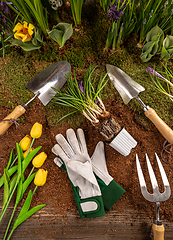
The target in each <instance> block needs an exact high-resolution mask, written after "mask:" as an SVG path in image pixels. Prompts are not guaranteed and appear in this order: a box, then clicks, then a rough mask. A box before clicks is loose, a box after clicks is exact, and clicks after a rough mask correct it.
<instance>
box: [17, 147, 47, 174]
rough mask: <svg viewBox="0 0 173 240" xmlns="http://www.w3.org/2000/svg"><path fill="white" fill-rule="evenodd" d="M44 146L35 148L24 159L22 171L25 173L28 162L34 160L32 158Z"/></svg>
mask: <svg viewBox="0 0 173 240" xmlns="http://www.w3.org/2000/svg"><path fill="white" fill-rule="evenodd" d="M41 148H42V146H39V147H37V148H35V149H34V150H33V151H32V152H30V153H29V154H28V156H27V157H26V158H25V159H24V160H23V162H22V171H23V173H24V171H25V169H26V168H27V166H28V164H29V163H30V161H31V160H32V158H33V157H34V156H35V155H36V154H37V152H38V151H39V150H40V149H41Z"/></svg>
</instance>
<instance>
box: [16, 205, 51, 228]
mask: <svg viewBox="0 0 173 240" xmlns="http://www.w3.org/2000/svg"><path fill="white" fill-rule="evenodd" d="M45 206H46V205H45V204H43V205H39V206H36V207H33V208H32V209H30V210H29V211H28V212H26V213H25V214H24V215H22V216H21V217H20V218H17V220H16V221H15V223H14V226H13V230H14V229H16V228H17V227H18V226H19V225H20V224H21V223H23V222H24V221H25V220H26V219H28V218H29V217H30V216H32V215H33V214H34V213H36V212H37V211H39V210H40V209H41V208H43V207H45Z"/></svg>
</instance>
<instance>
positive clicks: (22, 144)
mask: <svg viewBox="0 0 173 240" xmlns="http://www.w3.org/2000/svg"><path fill="white" fill-rule="evenodd" d="M31 141H32V138H31V137H30V136H29V135H26V136H25V137H24V138H22V140H21V141H20V143H19V146H20V147H21V148H22V151H26V150H27V149H29V147H30V145H31Z"/></svg>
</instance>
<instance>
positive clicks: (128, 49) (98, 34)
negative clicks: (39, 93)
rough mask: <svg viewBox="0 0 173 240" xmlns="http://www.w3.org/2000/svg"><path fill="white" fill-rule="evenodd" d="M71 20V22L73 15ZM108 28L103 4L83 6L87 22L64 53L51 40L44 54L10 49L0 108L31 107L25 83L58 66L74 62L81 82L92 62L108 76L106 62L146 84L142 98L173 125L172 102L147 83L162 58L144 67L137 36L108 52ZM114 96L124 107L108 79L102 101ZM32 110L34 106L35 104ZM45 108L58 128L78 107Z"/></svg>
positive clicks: (76, 120)
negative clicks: (28, 102)
mask: <svg viewBox="0 0 173 240" xmlns="http://www.w3.org/2000/svg"><path fill="white" fill-rule="evenodd" d="M70 14H71V13H70ZM62 16H66V18H67V17H68V15H63V14H62ZM60 17H61V14H60ZM63 19H64V18H63ZM69 19H70V20H69V23H70V22H71V19H72V18H71V15H70V18H69ZM64 22H65V21H64ZM71 23H72V22H71ZM109 25H110V22H109V21H107V17H106V13H105V12H104V11H103V10H102V9H101V7H100V5H99V3H98V2H97V3H96V4H84V5H83V10H82V24H81V26H78V27H77V28H76V27H74V28H73V29H74V31H73V35H72V36H71V37H70V39H68V40H67V42H66V44H65V47H66V49H64V50H65V51H64V52H63V51H61V50H60V49H59V46H58V44H57V43H55V42H52V41H51V40H50V39H48V40H46V42H45V43H44V44H43V46H42V47H41V48H40V49H39V50H35V51H31V52H25V51H23V50H22V49H20V48H17V47H10V48H9V49H8V51H7V52H6V56H5V59H2V58H1V59H0V80H1V81H0V106H1V107H4V106H5V107H8V108H11V109H12V108H14V107H16V106H17V105H18V104H21V103H23V102H24V103H26V102H27V101H28V100H29V99H30V98H31V97H33V93H31V92H30V91H29V90H27V89H26V88H25V84H26V83H27V82H28V81H30V80H31V79H32V78H33V77H34V76H35V75H36V74H38V73H39V72H41V71H42V70H43V69H45V68H46V67H47V66H49V65H50V64H53V63H54V62H58V61H68V62H69V63H70V64H71V67H72V71H73V70H75V71H76V73H77V76H78V80H81V78H82V77H83V73H85V71H86V69H87V67H88V66H89V64H96V65H97V66H98V67H97V69H96V73H97V74H98V75H100V74H101V72H104V73H106V64H107V63H109V64H112V65H115V66H117V67H120V68H121V69H122V70H124V71H125V72H126V73H127V74H129V76H131V77H132V78H133V79H134V80H135V81H137V82H139V83H140V84H141V85H142V86H144V87H145V89H146V90H145V91H144V92H141V93H140V94H139V97H140V98H141V99H142V100H143V102H144V103H145V104H146V105H149V106H150V107H152V108H153V109H155V111H156V112H157V113H158V115H159V116H160V117H161V118H162V119H163V120H164V121H165V122H166V123H167V124H170V125H172V122H173V107H172V101H171V100H170V99H169V98H168V97H166V96H165V95H163V94H161V93H159V92H158V91H156V90H155V89H153V88H152V87H151V86H149V85H148V84H147V83H151V80H150V77H149V75H148V74H146V71H145V69H146V68H147V66H150V67H154V65H156V66H157V67H159V68H161V64H160V60H159V58H158V56H155V57H154V58H152V59H151V61H150V62H148V63H143V62H142V61H141V60H140V54H141V49H140V48H138V47H137V36H135V35H134V36H130V38H129V39H128V40H127V41H126V42H125V43H124V44H123V45H122V46H121V48H120V49H117V50H116V51H114V52H112V51H108V52H104V47H105V44H106V38H107V32H108V27H109ZM114 95H116V97H117V99H118V100H119V101H120V102H121V103H123V101H122V99H121V97H120V95H119V93H118V92H117V91H116V89H115V88H114V86H113V84H112V83H111V81H108V83H107V84H106V86H105V88H104V90H103V92H102V99H103V100H106V99H109V98H112V97H114ZM29 107H32V103H31V105H30V106H29ZM128 107H129V108H130V109H131V110H132V111H133V112H134V113H136V114H135V117H136V119H138V121H139V122H140V124H142V125H143V126H148V125H151V126H152V123H151V122H150V121H149V120H148V119H147V118H146V117H145V114H144V112H143V109H142V106H141V105H140V104H139V102H138V101H137V100H135V99H132V100H131V101H130V103H129V104H128ZM44 109H45V112H46V116H47V120H48V123H49V124H50V125H52V126H54V125H56V124H57V121H58V120H59V119H61V118H62V117H63V116H64V115H66V114H69V113H70V112H72V111H74V109H70V108H67V107H62V106H60V105H58V104H55V103H52V102H50V103H49V104H48V105H47V106H46V107H45V108H44ZM24 120H25V119H24V118H21V121H24ZM84 121H85V118H84V117H83V115H82V114H81V113H75V114H73V115H70V116H68V117H67V118H64V119H63V120H62V121H61V122H59V123H58V124H60V125H61V124H70V125H71V126H74V127H75V126H79V125H80V124H81V123H82V122H84Z"/></svg>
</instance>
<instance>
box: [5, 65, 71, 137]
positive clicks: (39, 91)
mask: <svg viewBox="0 0 173 240" xmlns="http://www.w3.org/2000/svg"><path fill="white" fill-rule="evenodd" d="M70 72H71V65H70V64H69V63H68V62H66V61H61V62H57V63H54V64H52V65H50V66H49V67H47V68H46V69H44V70H43V71H42V72H40V73H39V74H38V75H36V76H35V77H33V78H32V79H31V80H30V81H29V82H28V83H27V84H26V85H25V87H26V88H28V89H29V90H30V91H32V92H33V93H34V97H33V98H32V99H30V100H29V101H28V102H27V103H22V104H21V105H19V106H17V107H16V108H15V109H14V110H13V112H12V113H10V114H9V115H8V116H7V117H5V118H4V119H3V120H2V121H0V135H1V134H3V133H4V132H5V131H6V130H7V129H8V128H9V127H10V126H11V125H12V123H13V121H12V120H16V119H17V118H18V117H20V116H21V115H22V114H24V113H25V111H26V109H25V108H26V107H27V106H28V104H29V103H30V102H31V101H33V100H34V99H35V98H36V97H38V98H39V99H40V101H41V102H42V103H43V105H44V106H46V105H47V104H48V103H49V102H50V100H51V99H52V97H53V96H54V95H55V94H56V92H55V91H54V90H53V89H52V87H53V88H55V89H57V90H58V89H61V88H62V86H63V85H64V84H65V82H66V75H68V74H70Z"/></svg>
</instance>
